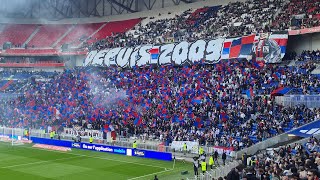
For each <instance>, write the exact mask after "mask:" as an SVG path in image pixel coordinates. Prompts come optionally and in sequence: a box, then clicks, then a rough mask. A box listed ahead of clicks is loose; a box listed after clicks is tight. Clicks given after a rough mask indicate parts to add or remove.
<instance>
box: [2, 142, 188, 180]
mask: <svg viewBox="0 0 320 180" xmlns="http://www.w3.org/2000/svg"><path fill="white" fill-rule="evenodd" d="M184 170H188V171H189V175H187V176H188V177H190V176H192V174H190V173H193V171H192V164H191V163H183V162H176V163H175V166H174V168H173V161H172V162H167V161H157V160H150V159H145V158H139V157H128V156H123V155H114V154H109V153H102V152H94V151H86V150H78V149H72V151H71V152H60V151H48V150H41V149H35V148H32V147H31V145H19V146H11V144H9V143H3V142H0V179H6V180H15V179H22V180H29V179H30V180H38V179H39V180H40V179H41V180H43V179H51V180H56V179H59V180H60V179H65V180H95V179H99V180H100V179H115V180H118V179H119V180H121V179H128V180H135V179H137V180H142V179H152V180H153V178H154V175H157V176H158V178H159V179H160V180H162V179H166V180H171V179H172V180H173V179H174V180H176V179H178V180H179V179H186V177H187V176H185V175H180V172H181V171H184Z"/></svg>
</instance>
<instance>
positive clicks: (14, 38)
mask: <svg viewBox="0 0 320 180" xmlns="http://www.w3.org/2000/svg"><path fill="white" fill-rule="evenodd" d="M36 28H37V26H36V25H28V24H24V25H22V24H17V25H15V24H12V25H10V24H6V25H4V28H3V29H2V32H1V33H0V44H1V45H2V44H3V43H5V42H11V43H13V45H14V46H18V47H19V46H20V47H21V46H22V44H23V43H24V42H25V41H26V40H27V39H28V37H29V36H30V35H31V34H32V33H33V31H35V29H36Z"/></svg>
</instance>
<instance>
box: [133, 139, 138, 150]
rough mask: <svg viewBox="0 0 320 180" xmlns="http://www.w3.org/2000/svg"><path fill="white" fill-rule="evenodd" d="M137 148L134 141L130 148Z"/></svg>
mask: <svg viewBox="0 0 320 180" xmlns="http://www.w3.org/2000/svg"><path fill="white" fill-rule="evenodd" d="M137 146H138V145H137V141H134V142H133V144H132V148H133V149H137Z"/></svg>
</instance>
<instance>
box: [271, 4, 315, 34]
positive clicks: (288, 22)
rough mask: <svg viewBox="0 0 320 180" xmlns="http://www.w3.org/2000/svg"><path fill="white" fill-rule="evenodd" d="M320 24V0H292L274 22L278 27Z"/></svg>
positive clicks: (298, 27) (296, 27)
mask: <svg viewBox="0 0 320 180" xmlns="http://www.w3.org/2000/svg"><path fill="white" fill-rule="evenodd" d="M317 26H320V2H319V1H318V0H306V1H300V0H290V2H289V3H287V4H285V5H284V6H283V8H282V10H281V11H280V13H279V15H278V16H277V20H276V21H274V22H273V27H275V28H276V29H282V30H284V29H289V28H290V27H293V28H294V29H303V28H312V27H317Z"/></svg>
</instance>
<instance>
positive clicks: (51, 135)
mask: <svg viewBox="0 0 320 180" xmlns="http://www.w3.org/2000/svg"><path fill="white" fill-rule="evenodd" d="M53 136H54V134H53V131H51V132H50V139H53Z"/></svg>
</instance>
